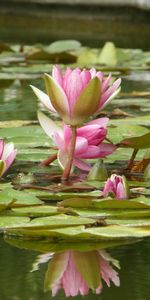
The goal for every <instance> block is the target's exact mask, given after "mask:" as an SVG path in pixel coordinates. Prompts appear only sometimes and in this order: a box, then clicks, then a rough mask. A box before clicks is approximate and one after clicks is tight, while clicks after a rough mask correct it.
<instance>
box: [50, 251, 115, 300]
mask: <svg viewBox="0 0 150 300" xmlns="http://www.w3.org/2000/svg"><path fill="white" fill-rule="evenodd" d="M110 263H112V264H115V265H117V263H118V262H117V261H116V260H113V258H111V257H110V255H108V254H107V253H106V252H105V251H91V252H79V251H66V252H61V253H56V254H54V255H53V257H52V259H51V261H50V263H49V266H48V271H47V273H46V277H45V288H46V290H47V289H51V290H52V296H55V295H56V294H57V292H58V291H59V290H60V289H63V290H64V292H65V295H66V297H69V296H77V295H78V294H80V295H87V294H88V292H89V289H92V290H93V291H95V293H97V294H99V293H101V291H102V281H101V279H103V280H104V281H105V283H106V284H107V286H108V287H110V282H111V281H112V282H113V283H114V284H115V285H116V286H119V285H120V280H119V277H118V273H117V272H116V271H115V270H114V269H113V268H112V266H111V264H110ZM84 268H85V269H84Z"/></svg>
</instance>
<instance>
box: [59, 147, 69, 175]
mask: <svg viewBox="0 0 150 300" xmlns="http://www.w3.org/2000/svg"><path fill="white" fill-rule="evenodd" d="M57 160H58V163H59V165H60V167H61V168H62V169H63V170H64V168H65V166H66V163H67V161H68V153H67V152H66V151H63V150H58V152H57Z"/></svg>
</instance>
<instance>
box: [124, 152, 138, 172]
mask: <svg viewBox="0 0 150 300" xmlns="http://www.w3.org/2000/svg"><path fill="white" fill-rule="evenodd" d="M137 152H138V149H134V150H133V153H132V155H131V158H130V160H129V162H128V166H127V169H131V167H132V166H133V162H134V159H135V157H136V154H137Z"/></svg>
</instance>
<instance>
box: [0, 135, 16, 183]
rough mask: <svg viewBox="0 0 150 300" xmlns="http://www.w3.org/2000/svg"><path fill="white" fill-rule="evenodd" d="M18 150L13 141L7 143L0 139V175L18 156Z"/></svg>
mask: <svg viewBox="0 0 150 300" xmlns="http://www.w3.org/2000/svg"><path fill="white" fill-rule="evenodd" d="M16 153H17V150H16V149H14V144H13V143H8V144H5V143H4V140H3V139H0V177H1V176H3V175H4V173H5V172H6V171H7V170H8V169H9V167H10V166H11V164H12V163H13V161H14V159H15V157H16Z"/></svg>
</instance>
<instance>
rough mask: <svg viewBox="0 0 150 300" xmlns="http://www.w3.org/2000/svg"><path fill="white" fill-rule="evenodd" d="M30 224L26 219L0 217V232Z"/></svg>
mask: <svg viewBox="0 0 150 300" xmlns="http://www.w3.org/2000/svg"><path fill="white" fill-rule="evenodd" d="M28 222H30V219H29V218H28V217H10V216H9V217H7V216H6V217H1V216H0V231H2V230H4V229H6V228H13V227H15V228H16V227H20V226H24V225H25V224H27V223H28Z"/></svg>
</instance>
